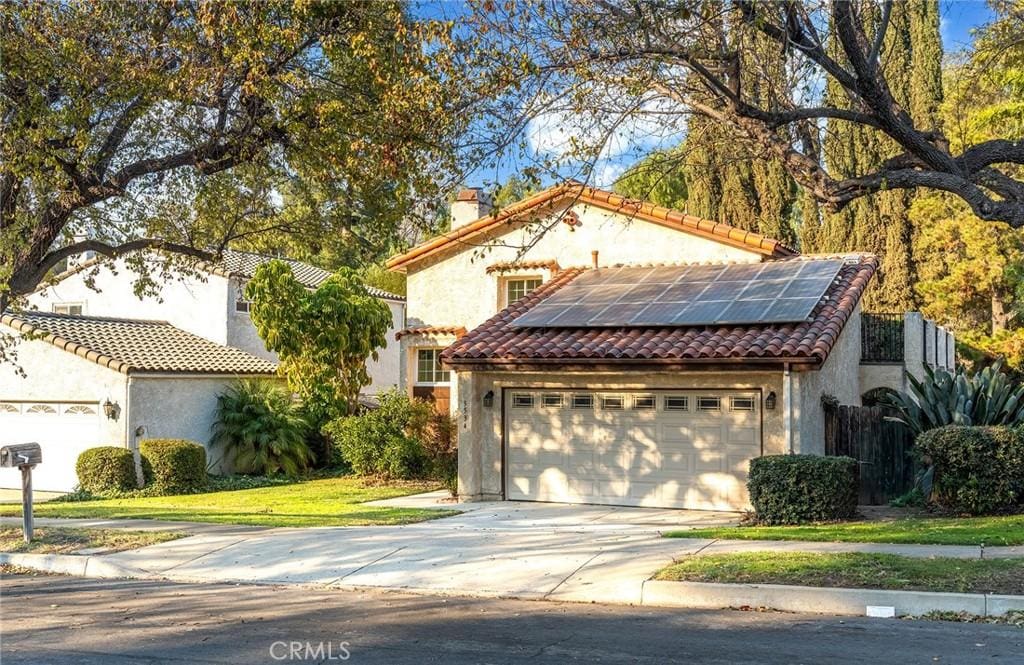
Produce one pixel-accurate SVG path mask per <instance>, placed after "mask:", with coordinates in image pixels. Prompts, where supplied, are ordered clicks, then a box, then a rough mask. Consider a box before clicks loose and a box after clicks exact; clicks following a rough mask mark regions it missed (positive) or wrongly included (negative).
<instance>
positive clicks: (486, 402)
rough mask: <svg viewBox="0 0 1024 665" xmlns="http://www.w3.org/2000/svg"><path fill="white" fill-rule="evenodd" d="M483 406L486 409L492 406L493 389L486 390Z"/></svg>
mask: <svg viewBox="0 0 1024 665" xmlns="http://www.w3.org/2000/svg"><path fill="white" fill-rule="evenodd" d="M484 406H485V407H487V408H488V409H489V408H491V407H492V406H494V391H493V390H488V391H487V393H486V394H485V395H484Z"/></svg>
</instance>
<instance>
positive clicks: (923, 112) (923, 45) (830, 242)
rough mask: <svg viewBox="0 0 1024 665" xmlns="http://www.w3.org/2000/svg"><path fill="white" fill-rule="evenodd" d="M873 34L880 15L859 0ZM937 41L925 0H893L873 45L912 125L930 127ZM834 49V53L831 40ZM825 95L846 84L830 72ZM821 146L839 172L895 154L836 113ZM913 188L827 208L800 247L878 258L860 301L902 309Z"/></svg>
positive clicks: (935, 113)
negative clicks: (881, 38)
mask: <svg viewBox="0 0 1024 665" xmlns="http://www.w3.org/2000/svg"><path fill="white" fill-rule="evenodd" d="M864 11H865V15H866V17H867V21H868V22H869V23H870V24H872V25H870V30H869V34H873V33H874V31H875V28H876V26H877V23H878V22H879V20H880V18H881V17H880V12H879V8H878V6H877V5H875V4H874V3H865V5H864ZM941 53H942V44H941V40H940V36H939V16H938V8H937V7H936V6H935V3H934V2H930V1H929V0H908V1H907V2H902V3H894V4H893V6H892V15H891V17H890V26H889V30H888V32H887V34H886V40H885V44H884V46H883V49H882V52H881V56H880V57H881V61H882V67H883V69H884V71H885V74H886V77H887V79H888V81H889V84H890V86H891V88H892V91H893V95H894V96H895V97H896V101H897V102H898V103H899V104H900V105H901V106H903V107H904V108H906V109H907V110H908V111H909V112H910V114H911V116H912V117H913V118H914V122H915V124H916V125H917V126H918V127H920V128H925V129H936V128H938V123H939V106H940V104H941V101H942V69H941ZM835 54H836V55H837V56H838V48H836V52H835ZM825 95H826V102H827V103H829V104H835V105H837V106H841V107H842V106H846V104H845V100H846V92H845V91H844V90H843V89H842V88H841V86H839V84H838V83H836V82H835V81H834V80H831V79H830V81H829V84H828V87H827V89H826V93H825ZM826 129H827V131H826V133H825V139H824V145H823V151H824V159H825V161H826V164H827V166H828V167H829V168H830V169H833V170H834V171H835V172H836V173H839V174H842V175H843V176H844V177H850V176H853V175H855V174H856V173H858V172H863V170H864V169H865V168H875V167H877V166H878V165H880V164H882V163H883V162H884V161H885V160H887V159H890V158H892V157H895V156H896V155H898V154H899V149H898V147H897V146H896V145H895V144H894V143H893V142H892V141H891V140H889V139H887V138H885V137H883V136H882V135H881V133H880V132H878V131H876V130H874V129H871V128H868V127H865V126H863V125H854V124H852V123H848V122H845V121H840V120H832V121H829V122H828V123H827V128H826ZM913 201H914V194H913V193H911V192H909V191H888V192H881V193H879V194H877V195H875V196H872V197H870V198H865V199H860V200H857V201H854V202H853V203H851V204H850V205H849V206H847V207H846V208H845V209H844V210H842V211H841V212H839V213H827V214H825V215H824V216H823V218H822V223H821V226H820V228H817V229H808V230H806V231H805V232H804V233H803V236H804V240H805V241H806V240H808V239H812V242H813V246H809V247H805V248H804V250H805V251H817V252H841V251H867V252H872V253H874V254H877V255H878V256H879V257H880V258H881V267H880V268H881V269H880V271H879V274H878V275H877V277H876V279H875V281H874V284H873V286H872V288H871V289H869V291H868V293H867V294H866V295H865V304H864V306H865V308H866V309H872V310H876V311H897V312H898V311H904V310H906V309H913V308H914V307H915V306H916V304H917V299H916V297H915V294H914V289H913V285H914V282H915V281H916V275H915V271H914V263H913V259H912V246H913V225H912V224H911V221H910V216H909V210H910V206H911V205H912V203H913Z"/></svg>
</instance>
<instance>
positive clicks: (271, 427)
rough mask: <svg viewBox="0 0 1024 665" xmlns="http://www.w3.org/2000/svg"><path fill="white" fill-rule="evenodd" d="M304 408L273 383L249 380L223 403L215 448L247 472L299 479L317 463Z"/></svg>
mask: <svg viewBox="0 0 1024 665" xmlns="http://www.w3.org/2000/svg"><path fill="white" fill-rule="evenodd" d="M308 429H309V427H308V425H307V423H306V421H305V420H304V419H303V417H302V415H301V413H300V410H299V408H298V405H296V404H295V402H294V401H293V400H292V397H291V395H289V394H288V393H287V392H286V391H285V390H284V389H283V388H281V387H280V386H277V385H275V384H273V383H271V382H269V381H260V380H253V379H243V380H241V381H239V382H238V383H236V384H235V385H234V386H232V387H231V388H229V389H228V391H227V392H225V393H224V394H222V395H220V396H219V397H218V398H217V419H216V420H215V421H214V423H213V439H212V444H213V445H214V446H217V447H219V448H221V449H223V451H224V454H225V456H226V457H227V458H228V459H230V460H231V461H232V463H233V465H234V469H235V470H236V471H239V472H241V473H263V474H267V475H270V474H274V473H279V472H280V473H284V474H286V475H288V476H297V475H299V474H300V473H301V472H302V471H304V470H305V469H306V468H307V467H308V466H309V465H310V463H312V461H313V453H312V451H310V449H309V445H308V444H307V443H306V433H307V430H308Z"/></svg>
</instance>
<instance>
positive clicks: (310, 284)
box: [200, 249, 405, 301]
mask: <svg viewBox="0 0 1024 665" xmlns="http://www.w3.org/2000/svg"><path fill="white" fill-rule="evenodd" d="M275 260H278V261H284V262H285V263H287V264H288V265H289V266H291V269H292V274H294V275H295V279H297V280H298V281H299V283H300V284H302V285H303V286H305V287H306V288H307V289H315V288H316V287H318V286H320V285H321V284H323V283H324V282H325V281H327V278H328V277H330V276H331V275H332V274H334V273H332V272H330V271H328V270H324V269H322V268H317V267H316V266H313V265H310V264H308V263H303V262H302V261H296V260H295V259H288V258H284V257H276V256H267V255H265V254H253V253H252V252H239V251H237V250H234V249H225V250H224V252H223V253H222V255H221V260H220V261H218V262H216V263H205V262H204V263H202V264H200V267H202V268H204V269H206V270H208V271H210V272H213V273H215V274H218V275H222V276H224V277H242V278H245V279H251V278H252V276H253V275H254V274H255V273H256V269H257V268H259V267H260V266H261V265H263V264H264V263H269V262H270V261H275ZM366 290H367V291H369V292H370V295H372V296H375V297H377V298H381V299H383V300H397V301H404V300H405V298H404V297H402V296H400V295H397V294H395V293H391V292H389V291H385V290H384V289H378V288H377V287H375V286H369V285H367V286H366Z"/></svg>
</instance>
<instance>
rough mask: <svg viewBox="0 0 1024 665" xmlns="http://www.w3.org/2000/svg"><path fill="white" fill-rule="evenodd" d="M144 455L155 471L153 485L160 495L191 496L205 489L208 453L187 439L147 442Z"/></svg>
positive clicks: (142, 448) (142, 446)
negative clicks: (190, 494)
mask: <svg viewBox="0 0 1024 665" xmlns="http://www.w3.org/2000/svg"><path fill="white" fill-rule="evenodd" d="M139 450H140V452H141V453H142V456H143V457H144V458H145V459H146V460H148V461H149V463H150V465H151V466H152V468H153V486H154V489H155V490H156V491H158V492H160V493H161V494H188V493H190V492H198V491H200V490H202V489H204V488H205V487H206V450H205V449H204V448H203V447H202V446H201V445H199V444H198V443H194V442H192V441H186V440H184V439H144V440H142V441H141V442H139Z"/></svg>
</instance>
